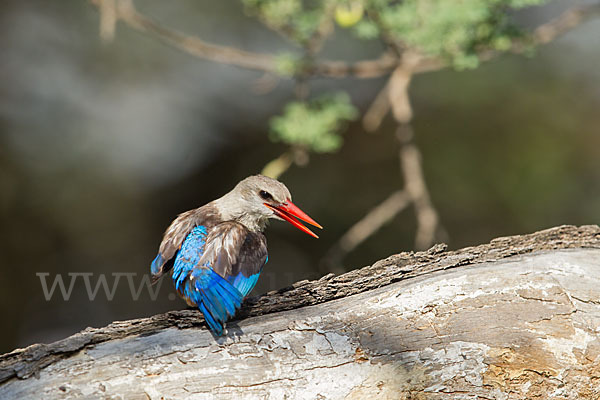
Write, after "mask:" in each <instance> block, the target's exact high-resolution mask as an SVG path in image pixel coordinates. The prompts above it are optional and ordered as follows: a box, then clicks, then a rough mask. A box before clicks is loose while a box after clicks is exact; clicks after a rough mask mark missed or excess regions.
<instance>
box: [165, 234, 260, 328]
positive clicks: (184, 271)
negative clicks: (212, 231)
mask: <svg viewBox="0 0 600 400" xmlns="http://www.w3.org/2000/svg"><path fill="white" fill-rule="evenodd" d="M206 235H207V233H206V227H204V226H198V227H196V228H194V229H193V230H192V231H191V232H190V233H189V235H188V236H187V237H186V239H185V241H184V242H183V245H182V246H181V249H180V250H179V252H178V253H177V256H176V258H175V262H174V265H173V281H174V283H175V287H176V289H177V290H178V291H179V293H181V294H182V295H183V297H184V298H185V299H187V300H188V302H191V303H193V304H196V305H197V306H198V308H199V309H200V311H201V312H202V314H204V319H205V320H206V323H207V324H208V326H209V328H210V329H211V330H212V331H213V332H214V333H215V334H217V335H221V334H222V333H223V324H224V323H225V321H227V319H228V318H229V317H232V316H233V315H235V312H236V310H237V309H238V308H240V306H241V304H242V300H243V299H244V297H245V295H246V294H247V292H248V291H249V290H247V287H248V285H251V287H250V289H251V288H252V287H254V285H255V284H256V279H258V274H256V277H254V276H252V277H251V279H250V281H249V282H247V280H242V281H241V282H242V283H243V284H242V286H241V287H242V288H244V289H245V290H247V291H246V292H242V291H240V289H239V288H236V287H235V286H234V285H232V283H231V282H230V281H228V280H226V279H224V278H223V277H222V276H221V275H219V274H217V273H216V272H215V271H213V270H212V269H211V268H210V265H199V263H200V259H201V257H202V254H203V252H204V245H205V244H206Z"/></svg>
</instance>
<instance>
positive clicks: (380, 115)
mask: <svg viewBox="0 0 600 400" xmlns="http://www.w3.org/2000/svg"><path fill="white" fill-rule="evenodd" d="M389 91H390V84H389V81H388V82H387V83H386V84H385V85H384V86H383V88H382V89H381V91H380V92H379V93H378V94H377V96H376V97H375V100H373V103H371V106H370V107H369V109H368V110H367V111H366V112H365V115H364V116H363V119H362V123H363V128H364V129H365V131H367V132H369V133H372V132H375V131H376V130H377V129H379V126H380V125H381V122H382V121H383V119H384V118H385V116H386V115H387V113H388V112H389V111H390V100H389Z"/></svg>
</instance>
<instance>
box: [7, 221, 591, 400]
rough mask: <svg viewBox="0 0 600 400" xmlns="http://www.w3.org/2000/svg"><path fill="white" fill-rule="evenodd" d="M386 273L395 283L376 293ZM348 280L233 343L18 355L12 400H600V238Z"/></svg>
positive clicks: (510, 246) (253, 325)
mask: <svg viewBox="0 0 600 400" xmlns="http://www.w3.org/2000/svg"><path fill="white" fill-rule="evenodd" d="M403 260H404V261H406V260H412V264H411V263H409V262H404V261H403ZM463 264H464V265H463ZM448 265H450V266H451V267H447V266H448ZM365 270H366V271H367V272H368V273H367V272H365ZM400 270H403V271H405V272H401V271H400ZM404 273H410V274H412V277H410V279H402V278H403V274H404ZM374 274H375V276H379V277H380V279H381V280H382V281H384V282H386V283H385V284H383V285H382V286H381V287H379V288H377V287H368V288H367V289H364V290H363V288H364V286H365V285H367V286H368V285H372V286H374V285H375V284H374V283H369V282H375V280H373V279H372V275H374ZM394 274H395V275H396V277H400V278H398V279H401V280H399V281H397V282H394V277H393V275H394ZM346 275H348V274H346ZM346 275H342V276H340V277H335V278H334V277H329V278H327V279H324V280H321V281H317V282H310V283H301V284H299V285H296V287H295V288H290V289H289V290H286V291H283V292H281V293H279V294H278V293H272V294H269V295H267V296H264V297H263V298H260V299H257V300H254V303H253V304H251V305H250V307H249V308H248V309H247V310H246V313H247V314H249V315H253V313H254V315H256V314H262V312H260V310H261V308H260V307H259V306H257V305H259V304H261V302H263V303H264V304H270V303H269V302H268V301H267V300H268V299H273V298H277V296H285V295H286V293H287V296H292V297H293V296H296V297H299V296H301V292H302V290H301V289H300V288H304V290H303V291H304V296H308V297H310V298H312V299H313V300H312V301H313V303H312V304H313V305H306V306H303V307H300V308H296V309H291V310H290V309H287V310H284V311H279V312H271V310H268V311H266V312H267V313H266V314H265V315H256V316H252V317H249V318H246V319H244V320H240V321H236V322H234V323H233V324H229V325H228V335H227V336H226V337H223V338H219V339H215V338H213V337H212V336H211V335H210V334H209V333H208V332H207V331H206V330H205V328H204V327H203V325H202V324H201V322H199V320H198V318H197V314H196V313H195V312H193V311H186V312H180V313H169V314H165V315H163V316H157V317H153V318H150V319H143V320H136V321H124V322H121V323H115V324H113V325H111V326H109V327H106V328H103V329H96V330H89V331H87V332H85V331H84V332H83V333H81V334H78V335H75V336H73V337H71V338H68V339H65V340H64V341H61V342H57V343H55V344H52V345H38V347H35V346H33V347H31V348H28V349H24V350H17V351H15V352H13V353H10V354H7V355H4V356H1V357H0V379H1V380H2V381H3V383H2V384H1V385H0V398H2V399H5V398H7V399H9V398H19V399H21V398H59V399H69V398H82V397H83V398H126V399H130V398H133V399H136V398H139V399H148V398H150V399H160V398H163V397H164V398H198V399H212V398H225V399H228V398H231V399H239V398H252V399H254V398H257V399H263V398H271V399H282V398H290V399H296V398H297V399H305V398H306V399H314V398H322V399H343V398H348V399H364V398H374V397H376V398H389V399H402V398H404V399H445V398H456V399H476V398H489V399H522V398H540V399H551V398H556V399H598V398H600V329H599V327H600V308H599V307H600V305H599V304H600V228H598V227H596V226H592V227H580V228H575V227H559V228H554V229H552V230H547V231H543V232H539V233H536V234H533V235H526V236H519V237H512V238H503V239H498V240H496V241H493V242H492V243H491V244H489V245H483V246H478V247H474V248H469V249H463V250H460V251H457V252H451V253H440V249H439V248H438V249H434V250H432V251H430V252H428V253H427V252H425V253H417V254H403V255H398V256H393V257H390V258H388V259H386V260H384V261H382V262H379V263H376V264H374V265H373V266H370V267H366V268H365V269H363V270H360V271H354V272H352V273H351V274H350V277H348V276H346ZM331 281H333V283H332V282H331ZM343 282H345V283H346V284H347V285H348V286H354V287H358V288H360V289H359V290H357V291H355V292H352V290H351V289H348V288H345V286H344V285H343V284H342V283H343ZM331 287H336V289H337V290H335V291H333V290H332V289H331ZM308 288H310V289H308ZM326 288H329V289H326ZM344 288H345V289H344ZM339 291H345V292H346V293H348V294H347V295H344V296H342V297H339V296H337V295H335V294H331V293H337V292H339ZM315 293H325V294H323V295H321V297H318V296H315ZM327 293H329V297H327ZM336 297H337V298H336ZM332 298H333V300H330V299H332ZM299 303H300V305H303V304H302V302H299ZM283 304H284V307H287V305H285V304H287V303H286V302H285V301H284V302H283ZM252 307H258V308H257V309H253V308H252ZM253 310H254V311H253ZM200 321H201V320H200ZM32 375H33V376H32ZM34 376H37V378H36V377H34ZM19 377H20V378H19Z"/></svg>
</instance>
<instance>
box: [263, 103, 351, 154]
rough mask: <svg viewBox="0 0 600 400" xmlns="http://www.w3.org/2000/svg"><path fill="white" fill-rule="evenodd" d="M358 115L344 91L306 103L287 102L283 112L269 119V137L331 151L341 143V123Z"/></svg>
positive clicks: (323, 151) (318, 149)
mask: <svg viewBox="0 0 600 400" xmlns="http://www.w3.org/2000/svg"><path fill="white" fill-rule="evenodd" d="M357 116H358V112H357V110H356V108H354V106H353V105H352V104H351V103H350V98H349V97H348V95H347V94H345V93H337V94H334V95H331V94H329V95H324V96H320V97H318V98H315V99H314V100H311V101H308V102H302V101H294V102H291V103H289V104H288V105H286V107H285V109H284V112H283V115H281V116H277V117H274V118H272V119H271V135H270V137H271V139H272V140H273V141H276V142H279V141H281V142H284V143H287V144H290V145H296V146H303V147H306V148H308V149H310V150H312V151H315V152H317V153H330V152H334V151H336V150H338V149H339V148H340V147H341V145H342V137H341V135H340V133H339V132H340V128H341V126H342V125H343V124H344V123H345V122H347V121H350V120H353V119H355V118H356V117H357Z"/></svg>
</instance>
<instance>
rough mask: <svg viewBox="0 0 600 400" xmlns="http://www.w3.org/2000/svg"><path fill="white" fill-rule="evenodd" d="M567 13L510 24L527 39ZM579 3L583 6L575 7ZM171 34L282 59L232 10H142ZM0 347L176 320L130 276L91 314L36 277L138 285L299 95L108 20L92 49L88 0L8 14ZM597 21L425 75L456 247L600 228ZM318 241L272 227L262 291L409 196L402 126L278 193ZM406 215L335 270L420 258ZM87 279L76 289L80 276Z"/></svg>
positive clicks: (88, 304)
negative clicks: (162, 245) (268, 88)
mask: <svg viewBox="0 0 600 400" xmlns="http://www.w3.org/2000/svg"><path fill="white" fill-rule="evenodd" d="M574 3H575V2H572V1H556V2H553V3H551V4H550V5H549V6H546V7H543V8H532V9H529V10H525V11H523V12H521V13H520V14H519V15H518V17H519V19H520V21H521V22H522V23H523V24H531V25H536V24H539V23H540V22H543V21H546V20H548V18H549V17H551V16H553V15H557V14H558V13H559V12H560V11H561V10H562V9H564V8H565V7H567V6H569V5H572V4H574ZM582 3H583V2H582ZM136 5H137V6H138V8H139V9H140V10H141V11H142V12H144V13H147V14H149V15H151V16H154V17H156V18H157V19H159V20H160V21H161V22H163V23H164V24H165V25H168V26H172V27H176V28H177V29H179V30H182V31H184V32H187V33H190V34H197V35H199V36H200V37H202V38H203V39H205V40H208V41H213V42H217V43H221V44H228V45H235V46H238V47H240V48H244V49H248V50H254V51H261V52H268V51H280V50H282V49H286V48H287V47H288V45H287V44H286V43H285V42H284V41H283V39H281V38H280V37H278V36H277V35H275V34H273V33H272V32H270V31H268V30H267V29H266V28H264V27H263V26H262V25H261V24H260V23H258V22H257V21H255V20H254V19H251V18H248V17H247V16H245V15H244V13H243V10H242V8H241V6H240V5H239V4H238V3H237V2H215V1H192V0H185V1H184V0H177V1H170V2H165V1H160V0H153V1H138V2H137V3H136ZM0 10H1V16H0V52H1V53H0V54H1V55H0V73H1V77H2V80H1V84H0V243H1V246H2V247H1V251H2V257H1V264H0V271H1V272H0V311H1V312H2V319H3V326H4V327H5V328H4V329H2V330H1V333H0V335H1V336H0V339H1V340H0V343H1V345H0V351H1V352H5V351H10V350H12V349H14V348H15V347H18V346H25V345H29V344H31V343H34V342H49V341H53V340H57V339H60V338H63V337H65V336H67V335H69V334H72V333H74V332H76V331H77V330H80V329H83V328H85V327H87V326H102V325H105V324H107V323H109V322H111V321H113V320H119V319H129V318H140V317H144V316H149V315H152V314H156V313H160V312H164V311H167V310H172V309H179V308H184V307H185V304H184V303H183V302H181V301H180V300H173V296H170V294H172V293H173V289H172V285H171V283H170V282H169V281H168V280H165V281H164V282H163V286H161V288H160V293H159V296H158V297H157V299H156V301H152V299H151V298H150V296H149V295H148V294H147V291H143V292H142V295H141V296H140V298H139V300H138V301H134V300H133V299H132V295H131V293H130V290H129V289H128V287H127V285H126V280H125V279H124V278H123V280H122V281H121V282H120V284H119V286H118V287H117V290H116V294H115V297H114V299H113V300H112V301H109V300H108V299H107V298H106V296H104V295H103V293H102V290H101V291H100V294H99V295H98V298H96V299H95V300H94V301H90V300H89V298H88V295H87V293H86V289H85V285H84V284H83V280H79V281H76V284H75V285H74V288H73V292H72V295H71V297H70V300H69V301H64V300H63V299H62V297H61V296H60V295H59V292H58V289H57V292H56V293H54V296H53V298H52V300H51V301H46V300H45V298H44V295H43V291H42V287H41V284H40V279H39V278H38V276H36V273H40V272H48V273H50V276H49V277H48V281H49V284H51V283H52V281H53V279H54V277H55V276H56V274H62V276H63V277H64V279H65V282H66V283H67V284H68V283H69V280H70V278H69V276H68V275H67V274H68V273H69V272H71V273H73V272H91V273H93V274H94V275H93V276H92V284H94V285H95V282H96V280H97V279H98V277H99V276H100V274H102V273H104V274H106V276H107V279H108V282H109V284H112V282H113V277H112V275H111V274H112V273H118V272H131V273H137V274H138V275H137V277H136V278H135V282H136V285H139V283H140V282H141V277H142V275H143V274H146V273H148V268H149V263H150V261H151V260H152V259H153V258H154V256H155V253H156V250H157V247H158V244H159V242H160V240H161V236H162V233H163V231H164V229H165V228H166V227H167V225H168V224H169V222H170V221H171V220H172V219H173V218H174V217H175V216H176V215H177V214H178V213H180V212H182V211H185V210H188V209H190V208H194V207H197V206H200V205H202V204H204V203H206V202H208V201H210V200H213V199H214V198H216V197H219V196H221V195H222V194H223V193H224V192H226V191H228V190H229V189H231V188H232V187H233V185H235V183H237V181H238V180H240V179H242V178H244V177H246V176H248V175H250V174H254V173H257V172H259V171H260V170H261V169H262V167H263V166H264V165H265V163H266V162H268V161H270V160H271V159H273V158H275V157H277V156H278V155H280V154H281V153H282V152H283V151H284V150H285V147H284V146H283V145H279V144H273V143H271V142H269V140H268V135H267V132H268V119H269V117H271V116H272V115H275V114H278V113H280V112H281V110H282V106H283V104H284V103H285V102H286V101H288V100H290V99H292V98H293V94H292V90H291V88H292V85H291V82H289V81H282V82H281V83H280V84H279V86H278V87H277V88H276V89H275V90H274V91H272V92H270V93H268V94H266V95H259V94H257V93H256V92H254V91H253V81H254V80H255V79H257V78H260V76H261V75H260V74H259V73H256V72H251V71H246V70H242V69H239V68H235V67H229V66H223V65H219V64H215V63H211V62H209V61H202V60H199V59H195V58H193V57H191V56H188V55H186V54H183V53H181V52H180V51H178V50H175V49H173V48H170V47H169V46H166V45H164V44H162V43H160V42H158V41H156V40H154V39H152V38H149V37H147V36H144V35H142V34H139V33H136V32H134V31H132V30H130V29H129V28H127V27H125V26H123V25H119V26H118V29H117V36H116V40H115V41H114V42H112V43H110V44H103V43H102V42H101V41H100V40H99V37H98V13H97V10H96V8H95V7H93V6H91V5H90V4H89V3H87V2H85V1H80V0H61V1H43V0H39V1H19V0H10V1H6V0H5V1H3V2H2V5H0ZM599 35H600V20H595V21H592V22H589V23H586V24H584V25H582V26H580V27H578V28H577V29H576V30H575V31H573V32H571V33H569V34H567V35H565V36H563V37H561V38H560V39H559V40H557V41H555V42H554V43H552V44H550V45H548V46H545V47H543V48H540V49H539V51H538V52H537V53H536V54H535V55H534V57H532V58H525V57H520V56H510V55H509V56H503V57H500V58H498V59H496V60H494V61H492V62H489V63H486V64H484V65H483V66H482V67H480V68H479V69H476V70H471V71H463V72H456V71H452V70H445V71H441V72H436V73H429V74H423V75H419V76H418V77H417V78H416V80H415V82H414V84H413V85H412V88H411V95H412V100H413V104H414V111H415V119H414V128H415V131H416V141H417V143H418V145H419V146H420V149H421V151H422V152H423V157H424V169H425V173H426V178H427V181H428V184H429V187H430V190H431V195H432V200H433V202H434V204H435V206H436V207H437V209H438V211H439V213H440V216H441V221H442V224H443V226H444V228H445V229H446V231H447V232H448V235H449V238H448V240H449V244H450V247H451V248H458V247H462V246H466V245H474V244H479V243H483V242H487V241H489V240H490V239H491V238H493V237H497V236H501V235H509V234H520V233H527V232H532V231H535V230H539V229H542V228H547V227H551V226H554V225H560V224H592V223H598V221H599V220H600V159H599V157H600V135H599V133H600V132H599V130H600V128H599V127H600V68H598V65H600V50H599V48H598V37H599ZM379 51H380V48H379V47H377V45H373V43H364V42H359V41H357V40H355V39H353V38H352V37H350V36H349V35H348V34H347V33H346V32H345V31H343V30H339V29H338V31H337V32H336V35H335V37H334V38H333V39H332V40H330V41H329V42H328V44H327V47H326V48H325V50H324V52H323V53H324V54H326V55H327V57H328V58H330V59H362V58H367V57H370V56H371V57H372V56H375V55H377V54H378V53H379ZM383 83H384V80H383V79H370V80H353V79H346V80H342V81H337V80H336V81H331V80H316V81H314V82H313V83H312V91H313V93H319V91H322V90H324V89H326V88H335V87H338V88H343V89H346V90H348V91H349V93H350V94H351V95H352V99H353V102H354V104H356V105H357V106H358V107H359V108H360V109H361V110H362V111H364V110H365V108H366V107H367V106H368V105H369V104H370V102H371V101H372V98H373V96H374V95H375V94H376V93H377V92H378V90H379V89H380V88H381V86H382V85H383ZM281 180H282V181H284V182H285V183H286V184H287V185H288V187H289V188H290V190H291V191H292V193H293V195H294V201H295V203H296V204H298V205H299V206H300V207H301V208H302V209H304V210H305V211H307V212H308V213H309V214H310V215H311V216H313V217H314V218H315V219H316V220H318V221H319V222H320V223H321V224H322V225H323V226H325V228H326V229H325V230H324V231H322V232H321V238H320V239H319V240H314V239H312V238H310V237H309V236H307V235H304V234H302V233H301V232H299V231H297V230H295V229H293V228H292V227H290V226H289V225H287V224H283V223H280V222H274V223H273V224H272V225H271V227H270V228H269V230H268V232H267V237H268V240H269V253H270V261H269V264H268V266H267V269H266V272H265V273H264V274H263V276H262V277H261V280H260V281H259V283H258V285H257V287H256V289H255V291H254V294H259V293H262V292H265V291H267V290H273V289H277V288H280V287H282V286H285V285H288V284H290V283H292V282H295V281H297V280H301V279H314V278H318V277H319V276H321V275H323V274H325V273H327V272H328V271H327V270H326V269H324V268H323V267H321V265H322V264H321V263H320V260H321V259H322V258H323V256H324V255H325V253H326V252H327V250H328V249H329V248H330V247H331V246H332V245H333V244H334V243H335V241H336V240H337V239H338V238H339V237H340V236H341V235H342V234H343V233H344V232H345V230H347V229H348V228H349V227H350V226H351V225H352V224H353V223H354V222H356V221H357V220H358V219H359V218H361V217H362V216H363V215H364V214H365V213H366V212H367V211H368V210H369V209H370V208H371V207H373V206H374V205H376V204H378V203H379V202H380V201H382V200H383V199H384V198H386V197H387V196H388V195H389V194H390V193H391V192H392V191H394V190H396V189H398V188H400V187H401V184H402V182H401V176H400V171H399V168H398V156H397V144H396V142H395V140H394V138H393V123H391V122H388V123H386V124H384V126H383V127H382V128H381V129H380V130H379V132H378V133H376V134H366V133H364V131H363V130H362V128H361V126H360V123H359V122H356V123H353V124H351V125H350V127H349V129H348V131H347V132H346V134H345V145H344V146H343V147H342V149H341V151H340V152H339V153H336V154H329V155H313V156H312V157H311V160H310V163H309V164H308V166H307V167H304V168H299V167H293V168H292V169H290V170H289V171H288V172H287V173H285V175H283V176H282V178H281ZM414 228H415V220H414V215H413V212H412V209H409V210H405V211H404V212H402V213H401V214H400V215H399V216H398V217H396V218H395V219H394V220H393V221H392V222H391V223H390V224H388V225H387V226H385V227H384V228H383V229H382V230H381V231H379V232H378V233H377V234H376V235H374V236H373V237H371V238H370V239H369V240H368V241H367V242H365V243H364V244H363V245H361V246H360V247H359V248H358V249H357V250H356V251H354V252H353V253H351V254H350V255H349V256H348V257H346V259H345V261H344V264H345V268H346V269H352V268H358V267H361V266H363V265H366V264H370V263H372V262H374V261H376V260H378V259H381V258H384V257H386V256H388V255H390V254H393V253H397V252H400V251H405V250H411V249H412V247H413V242H414V230H415V229H414ZM78 279H81V278H78Z"/></svg>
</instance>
